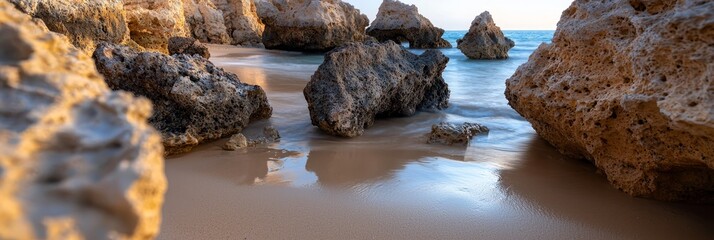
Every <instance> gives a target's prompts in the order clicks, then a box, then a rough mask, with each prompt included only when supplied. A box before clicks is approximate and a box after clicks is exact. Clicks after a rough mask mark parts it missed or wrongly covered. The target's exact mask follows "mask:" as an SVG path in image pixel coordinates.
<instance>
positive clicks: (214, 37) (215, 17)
mask: <svg viewBox="0 0 714 240" xmlns="http://www.w3.org/2000/svg"><path fill="white" fill-rule="evenodd" d="M183 10H184V16H185V18H186V24H188V28H189V31H190V32H191V36H192V37H193V38H195V39H197V40H199V41H201V42H204V43H215V44H229V43H231V38H230V36H228V30H227V29H226V24H225V21H224V16H223V12H222V11H221V10H219V9H218V8H217V7H216V6H215V5H214V4H213V1H212V0H183Z"/></svg>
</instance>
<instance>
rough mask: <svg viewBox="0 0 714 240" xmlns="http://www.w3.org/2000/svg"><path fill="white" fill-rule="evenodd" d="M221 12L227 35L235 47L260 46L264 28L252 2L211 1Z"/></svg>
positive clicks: (238, 0)
mask: <svg viewBox="0 0 714 240" xmlns="http://www.w3.org/2000/svg"><path fill="white" fill-rule="evenodd" d="M211 1H213V3H214V4H215V5H216V7H218V9H220V10H221V11H222V12H223V17H224V20H225V24H226V29H227V31H228V35H229V36H230V37H231V43H232V44H235V45H241V46H248V47H258V46H262V41H263V40H262V39H263V29H265V26H264V25H263V23H262V22H261V21H260V18H259V17H258V13H257V9H256V5H255V4H256V3H255V2H254V1H253V0H211Z"/></svg>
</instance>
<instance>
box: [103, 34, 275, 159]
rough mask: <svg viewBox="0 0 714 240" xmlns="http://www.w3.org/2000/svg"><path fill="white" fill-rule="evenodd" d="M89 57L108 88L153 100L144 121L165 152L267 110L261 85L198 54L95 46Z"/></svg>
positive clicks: (224, 133)
mask: <svg viewBox="0 0 714 240" xmlns="http://www.w3.org/2000/svg"><path fill="white" fill-rule="evenodd" d="M94 59H95V61H96V64H97V69H99V72H100V73H102V74H103V75H104V76H105V78H106V79H105V80H106V82H107V83H108V84H109V87H111V88H112V89H117V90H125V91H130V92H133V93H135V94H137V95H141V96H145V97H147V98H149V99H151V100H152V101H153V102H154V110H155V111H154V114H153V115H152V116H151V118H150V119H149V122H150V123H151V124H152V125H153V126H154V127H156V129H158V130H159V131H160V132H161V133H162V136H163V143H164V146H165V147H166V152H167V153H168V154H177V153H182V152H187V151H189V150H191V148H192V147H194V146H196V145H198V144H199V143H201V142H204V141H210V140H215V139H220V138H223V137H228V136H231V135H233V134H236V133H239V132H241V131H242V130H243V128H244V127H245V126H246V125H248V123H249V122H250V121H253V120H259V119H265V118H269V117H270V115H271V114H272V108H271V107H270V105H269V104H268V100H267V98H266V96H265V91H263V89H262V88H261V87H260V86H254V85H248V84H244V83H241V82H240V80H239V79H238V77H237V76H236V75H235V74H232V73H228V72H225V71H223V69H220V68H217V67H216V66H214V65H213V64H212V63H211V62H209V61H208V60H206V59H205V58H202V57H195V56H191V55H185V54H179V55H174V56H167V55H163V54H160V53H152V52H137V51H135V50H132V49H130V48H127V47H123V46H117V45H112V44H100V45H99V46H98V47H97V51H96V52H95V53H94Z"/></svg>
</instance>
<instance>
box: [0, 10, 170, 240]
mask: <svg viewBox="0 0 714 240" xmlns="http://www.w3.org/2000/svg"><path fill="white" fill-rule="evenodd" d="M78 4H81V3H78ZM0 33H1V34H0V42H2V44H0V206H2V207H0V226H2V227H0V238H1V239H149V238H153V237H154V236H156V234H157V233H158V230H159V224H160V217H161V206H162V204H163V197H164V192H165V190H166V178H165V176H164V172H163V170H164V168H163V147H162V146H161V138H160V136H159V134H158V133H157V132H156V131H155V130H153V128H152V127H150V126H149V125H148V123H147V121H146V120H147V118H148V115H149V114H150V113H151V103H150V102H149V101H148V100H146V99H144V98H135V97H133V96H131V95H130V94H128V93H125V92H112V91H110V90H109V88H108V87H107V85H106V84H105V83H104V81H103V80H102V78H101V76H100V75H99V74H98V73H97V71H96V70H95V67H94V63H93V61H92V60H91V59H90V58H89V57H88V55H86V54H82V53H81V52H80V51H79V50H78V49H76V48H74V47H73V46H72V45H71V44H70V42H69V40H68V39H67V38H66V37H64V36H61V35H58V34H55V33H51V32H48V31H47V30H46V29H45V28H43V27H41V26H38V25H36V24H35V23H34V22H33V21H32V20H31V19H30V17H29V16H27V15H25V14H22V13H20V12H19V11H16V10H15V9H14V7H13V6H12V5H11V4H9V3H8V2H6V1H5V0H1V1H0Z"/></svg>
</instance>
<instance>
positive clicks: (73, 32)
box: [10, 0, 129, 53]
mask: <svg viewBox="0 0 714 240" xmlns="http://www.w3.org/2000/svg"><path fill="white" fill-rule="evenodd" d="M10 2H11V3H13V4H15V6H16V7H17V8H18V9H20V10H21V11H23V12H25V13H27V14H29V15H30V16H32V17H35V18H38V19H41V20H42V21H43V22H44V23H45V25H46V26H47V28H49V29H50V30H51V31H53V32H57V33H61V34H64V35H65V36H67V37H69V39H70V40H71V41H72V44H74V46H76V47H77V48H80V49H82V50H83V51H85V52H88V53H91V52H93V51H94V47H95V46H96V43H97V42H103V41H104V42H112V43H123V42H125V41H127V40H128V39H129V29H128V28H127V24H126V20H125V17H124V5H123V4H122V1H121V0H95V1H75V0H52V1H47V0H10Z"/></svg>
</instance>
